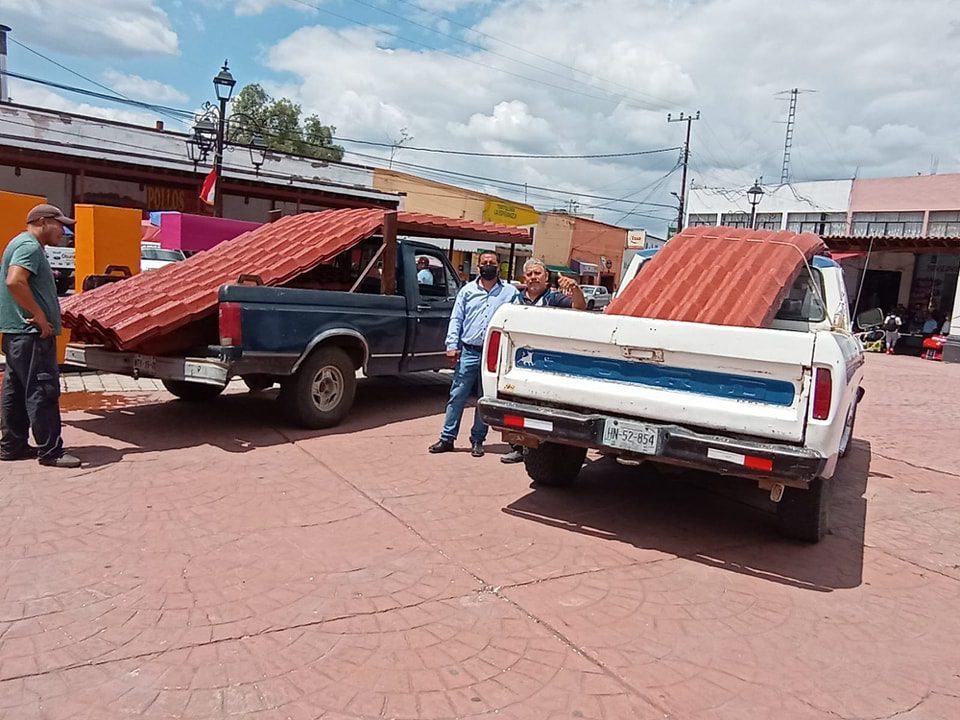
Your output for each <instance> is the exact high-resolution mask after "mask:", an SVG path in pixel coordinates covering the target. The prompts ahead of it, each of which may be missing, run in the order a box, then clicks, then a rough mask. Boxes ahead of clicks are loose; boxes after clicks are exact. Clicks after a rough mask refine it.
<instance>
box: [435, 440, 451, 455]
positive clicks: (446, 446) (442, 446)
mask: <svg viewBox="0 0 960 720" xmlns="http://www.w3.org/2000/svg"><path fill="white" fill-rule="evenodd" d="M430 452H431V453H433V454H434V455H436V454H437V453H445V452H453V440H438V441H437V442H435V443H434V444H433V445H431V446H430Z"/></svg>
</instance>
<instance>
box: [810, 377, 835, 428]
mask: <svg viewBox="0 0 960 720" xmlns="http://www.w3.org/2000/svg"><path fill="white" fill-rule="evenodd" d="M831 400H833V376H832V375H831V374H830V368H817V375H816V379H815V380H814V382H813V419H814V420H826V419H827V418H828V417H830V402H831Z"/></svg>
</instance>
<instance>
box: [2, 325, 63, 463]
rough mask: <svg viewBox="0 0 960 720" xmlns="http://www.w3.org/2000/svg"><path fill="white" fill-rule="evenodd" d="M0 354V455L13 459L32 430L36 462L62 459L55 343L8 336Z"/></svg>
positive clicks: (30, 335)
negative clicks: (2, 362) (0, 366)
mask: <svg viewBox="0 0 960 720" xmlns="http://www.w3.org/2000/svg"><path fill="white" fill-rule="evenodd" d="M3 354H4V355H5V356H6V358H7V369H6V371H5V372H4V374H3V391H2V399H0V427H2V428H3V436H2V439H0V451H2V452H3V454H4V455H14V454H16V453H18V452H21V451H22V450H24V448H26V447H27V441H28V438H29V434H30V430H31V428H32V429H33V439H34V440H35V441H36V443H37V450H38V452H39V457H40V459H41V460H56V459H57V458H59V457H60V456H61V455H63V439H62V438H61V437H60V369H59V368H58V367H57V339H56V338H55V337H49V338H41V337H40V336H39V335H36V334H23V335H11V334H9V333H8V334H5V335H4V336H3Z"/></svg>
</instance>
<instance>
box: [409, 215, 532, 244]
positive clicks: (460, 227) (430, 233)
mask: <svg viewBox="0 0 960 720" xmlns="http://www.w3.org/2000/svg"><path fill="white" fill-rule="evenodd" d="M397 232H399V233H401V234H409V235H417V236H419V237H433V238H456V239H458V240H478V241H481V242H483V241H486V242H501V243H515V244H525V243H532V242H533V238H532V237H530V232H529V231H528V230H525V229H523V228H518V227H510V226H508V225H497V224H495V223H488V222H473V221H472V220H457V219H454V218H446V217H440V216H439V215H428V214H426V213H413V212H401V213H398V214H397Z"/></svg>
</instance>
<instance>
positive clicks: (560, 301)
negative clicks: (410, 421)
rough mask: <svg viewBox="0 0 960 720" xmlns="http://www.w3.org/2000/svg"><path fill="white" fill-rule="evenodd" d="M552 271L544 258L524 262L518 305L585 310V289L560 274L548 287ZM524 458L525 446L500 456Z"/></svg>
mask: <svg viewBox="0 0 960 720" xmlns="http://www.w3.org/2000/svg"><path fill="white" fill-rule="evenodd" d="M549 282H550V271H549V270H547V266H546V265H544V263H543V261H542V260H539V259H537V258H531V259H529V260H527V261H526V262H525V263H524V264H523V284H524V289H523V292H522V293H520V294H518V295H517V296H516V297H515V298H514V299H513V302H514V303H515V304H517V305H537V306H540V307H559V308H573V309H574V310H583V309H584V308H586V307H587V299H586V298H585V297H584V296H583V290H581V289H580V286H579V285H578V284H577V282H576V280H574V279H573V278H569V277H566V276H565V275H560V276H559V277H558V278H557V287H558V289H557V290H552V289H550V288H549V287H548V285H549ZM522 460H523V446H522V445H511V446H510V452H508V453H507V454H506V455H504V456H503V457H501V458H500V462H502V463H508V464H509V463H518V462H520V461H522Z"/></svg>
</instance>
